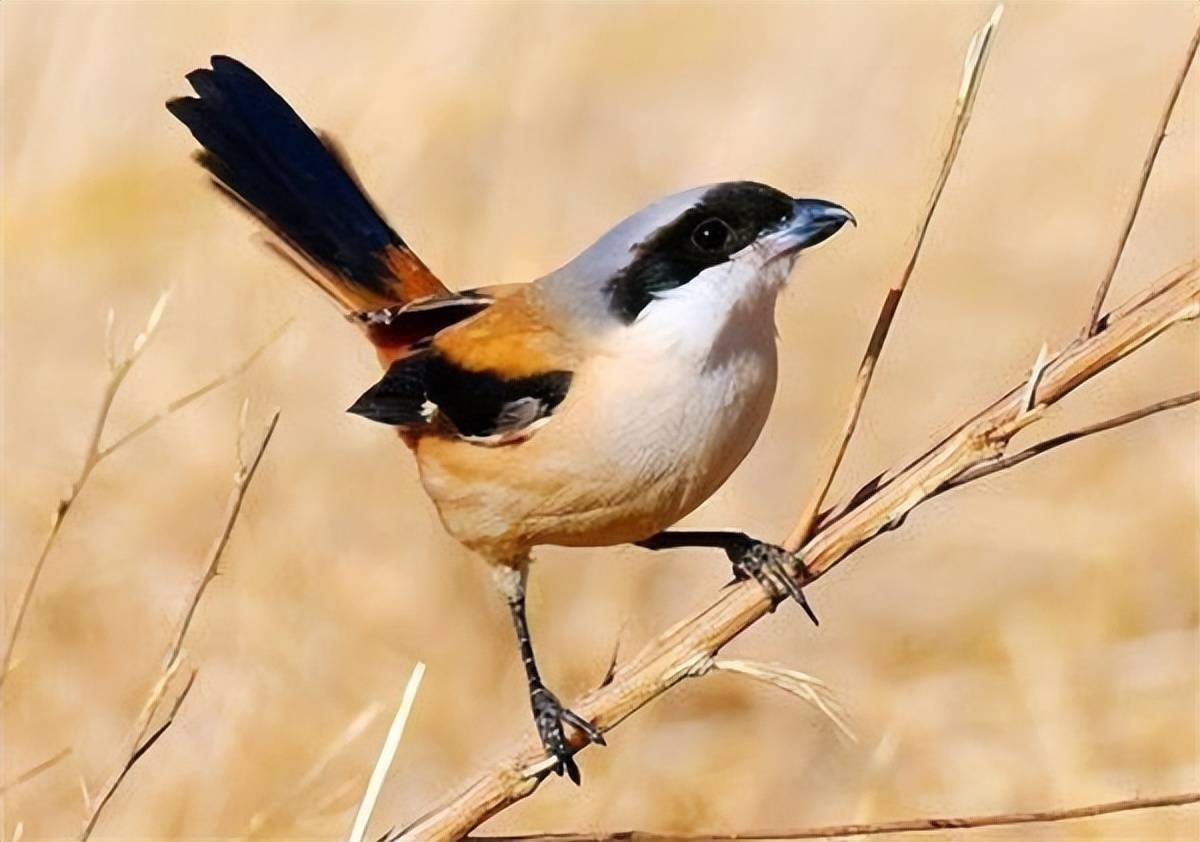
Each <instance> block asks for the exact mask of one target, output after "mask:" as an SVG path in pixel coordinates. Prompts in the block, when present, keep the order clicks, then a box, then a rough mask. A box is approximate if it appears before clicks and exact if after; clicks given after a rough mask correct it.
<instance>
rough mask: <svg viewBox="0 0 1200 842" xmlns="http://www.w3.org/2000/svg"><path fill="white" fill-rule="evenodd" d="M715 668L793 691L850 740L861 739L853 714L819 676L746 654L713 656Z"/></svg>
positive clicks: (793, 693) (850, 741) (849, 741)
mask: <svg viewBox="0 0 1200 842" xmlns="http://www.w3.org/2000/svg"><path fill="white" fill-rule="evenodd" d="M712 669H713V670H715V671H718V672H721V671H723V672H732V673H737V674H739V675H744V676H748V677H749V678H753V679H754V680H755V681H761V682H762V683H764V684H769V685H770V686H772V687H776V688H778V689H780V690H782V691H784V692H785V693H791V694H792V695H793V696H795V697H797V698H798V699H802V700H803V701H805V702H808V703H809V704H810V705H812V706H813V707H814V708H816V709H817V710H818V711H820V713H822V714H823V715H824V716H825V717H826V718H827V719H828V720H829V721H830V722H831V723H832V724H833V727H834V728H836V729H837V731H838V733H839V734H840V735H841V736H842V738H843V739H845V740H846V742H848V743H857V742H858V736H857V735H856V734H855V733H854V728H853V727H852V726H851V725H850V718H849V716H848V715H847V713H846V708H845V707H844V706H843V705H842V701H841V699H839V698H838V697H837V694H836V693H834V691H833V689H832V688H831V687H830V686H829V685H828V684H826V683H825V682H824V681H822V680H821V679H819V678H817V677H816V676H813V675H809V674H808V673H806V672H801V671H800V670H794V669H790V668H788V667H784V666H780V665H779V664H766V663H763V662H761V661H748V660H745V659H743V658H713V659H712Z"/></svg>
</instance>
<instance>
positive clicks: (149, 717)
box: [80, 408, 279, 840]
mask: <svg viewBox="0 0 1200 842" xmlns="http://www.w3.org/2000/svg"><path fill="white" fill-rule="evenodd" d="M242 418H243V419H244V418H245V410H244V408H243V412H242ZM278 423H279V410H276V411H275V413H274V414H273V415H272V416H271V420H270V421H269V422H268V423H267V428H266V431H265V432H264V433H263V435H262V437H261V438H260V439H259V441H258V444H257V445H256V446H255V449H254V452H253V456H252V457H251V459H250V461H249V462H248V463H246V462H243V460H242V456H241V452H240V443H241V438H242V433H244V429H242V427H244V420H243V422H242V423H241V424H239V435H238V441H239V452H238V459H237V461H238V468H237V471H236V472H235V473H234V476H233V489H232V490H231V491H230V493H229V501H228V502H227V503H226V504H225V515H224V518H223V519H222V523H221V530H220V532H219V533H218V534H217V537H216V539H215V540H214V541H213V545H212V548H211V549H210V550H209V551H208V558H207V561H206V562H205V566H204V572H203V574H202V575H201V577H200V580H199V582H197V584H196V587H195V588H194V589H193V590H192V593H191V596H190V597H189V598H188V603H187V607H186V608H185V609H184V612H183V617H182V619H181V620H180V622H179V625H178V627H177V628H176V630H175V634H174V636H173V637H172V638H171V643H170V645H169V647H168V649H167V657H166V658H165V660H164V665H163V669H162V672H161V673H160V674H159V676H158V679H157V680H156V681H155V683H154V686H153V687H152V688H151V690H150V693H149V694H148V695H147V698H146V702H145V704H144V705H143V706H142V710H141V713H140V714H139V715H138V718H137V722H136V724H135V726H134V730H133V733H134V737H133V739H132V740H131V741H130V749H129V752H128V754H127V755H126V757H125V760H124V762H123V763H122V764H121V767H120V768H119V769H118V770H117V772H116V774H115V775H113V777H112V778H111V779H110V780H109V782H108V783H107V784H106V785H105V787H104V789H103V790H102V791H101V793H100V796H99V798H97V799H96V800H95V801H94V802H93V803H92V804H91V805H89V806H90V813H89V815H88V817H87V821H86V822H85V824H84V828H83V833H82V834H81V836H80V839H81V840H86V839H87V838H88V837H89V836H91V833H92V830H93V829H95V827H96V823H97V822H98V821H99V820H100V814H101V812H102V811H103V810H104V808H105V806H106V805H107V804H108V802H109V801H110V800H111V799H112V797H113V795H114V793H115V792H116V791H117V789H118V788H119V787H120V786H121V783H122V782H123V781H124V780H125V777H126V775H128V774H129V770H130V769H132V768H133V766H134V764H135V763H137V761H138V760H139V759H140V758H141V757H142V755H144V754H145V753H146V752H147V751H148V750H149V749H150V747H151V746H152V745H154V743H155V741H156V740H158V738H159V737H160V736H162V734H163V732H164V731H166V730H167V728H169V727H170V725H171V723H172V722H173V721H174V719H175V714H176V712H178V710H179V706H180V705H181V704H183V699H184V697H185V696H186V695H187V693H188V691H189V690H190V689H191V686H192V682H193V681H195V678H196V671H195V670H193V671H192V673H191V676H190V677H189V678H188V682H187V685H186V686H185V687H184V689H183V691H182V692H181V693H180V695H179V696H178V697H177V698H176V701H175V703H174V705H173V707H172V710H171V712H170V713H169V714H168V716H167V719H166V721H165V722H164V723H163V724H162V725H160V726H159V727H158V728H157V729H155V730H154V731H153V732H152V733H151V731H150V726H151V724H152V723H153V722H154V719H155V716H156V715H157V714H158V710H159V708H160V707H161V705H162V701H163V699H164V698H165V697H166V692H167V688H168V687H169V686H170V684H171V679H172V678H173V677H174V676H175V674H176V672H177V671H178V670H179V666H180V664H181V663H182V660H183V657H182V656H183V642H184V639H185V638H186V637H187V633H188V630H189V629H190V628H191V625H192V620H193V618H194V617H195V616H196V608H197V606H199V604H200V599H201V597H203V596H204V592H205V590H206V589H207V588H208V585H209V583H210V582H211V581H212V580H213V579H214V578H216V575H217V572H218V570H219V569H220V563H221V557H222V556H223V555H224V553H225V548H226V547H227V546H228V544H229V537H230V535H232V534H233V527H234V524H236V523H237V519H238V515H239V514H240V513H241V510H242V501H243V500H244V499H245V497H246V491H247V489H248V488H249V487H250V482H251V481H252V480H253V479H254V474H255V473H256V472H257V470H258V466H259V464H261V462H262V458H263V454H264V453H266V450H267V445H268V444H270V442H271V436H272V435H273V434H274V433H275V427H276V426H277V425H278Z"/></svg>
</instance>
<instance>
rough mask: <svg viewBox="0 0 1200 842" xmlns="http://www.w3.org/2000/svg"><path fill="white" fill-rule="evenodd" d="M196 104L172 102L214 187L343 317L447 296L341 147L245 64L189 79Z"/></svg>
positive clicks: (222, 61)
mask: <svg viewBox="0 0 1200 842" xmlns="http://www.w3.org/2000/svg"><path fill="white" fill-rule="evenodd" d="M187 80H188V82H190V83H191V85H192V87H193V88H194V89H195V91H196V94H197V96H195V97H180V98H178V99H173V100H171V101H169V102H168V103H167V110H168V111H170V112H171V113H172V114H173V115H175V117H177V118H178V119H179V120H180V121H181V122H182V123H183V124H184V125H185V126H187V127H188V129H189V130H190V131H191V133H192V134H193V135H194V136H195V138H196V140H197V141H199V142H200V145H201V146H203V147H204V149H203V151H201V152H198V153H197V154H196V159H197V160H198V161H199V163H200V165H201V166H203V167H204V168H205V169H206V170H208V172H209V173H210V174H211V176H212V177H213V180H214V182H215V183H216V185H217V186H218V187H219V188H221V189H222V190H223V191H224V192H225V193H227V194H228V195H229V196H230V197H231V198H233V199H234V200H235V201H237V202H238V204H240V205H241V206H242V207H243V208H245V209H246V210H247V211H249V212H250V213H251V214H253V215H254V216H255V217H257V218H258V219H259V220H261V221H262V222H263V223H264V224H265V225H266V226H267V227H268V228H269V229H270V230H271V231H272V232H274V233H275V235H276V236H278V237H279V238H280V239H281V240H282V241H283V243H285V244H286V246H287V247H289V248H290V250H291V252H293V253H292V254H290V255H289V254H288V251H287V250H284V249H283V248H282V247H281V248H280V253H281V254H284V256H287V257H291V258H292V259H293V261H294V262H296V263H297V264H298V266H299V268H301V269H302V270H303V271H305V274H306V275H308V277H309V278H310V279H312V280H313V281H315V282H316V283H317V284H318V285H319V286H320V287H321V288H322V289H323V290H324V291H325V292H326V293H328V294H329V295H330V296H331V297H332V298H333V299H334V300H335V301H337V302H338V303H339V304H340V305H341V306H342V307H343V309H345V310H347V311H365V310H376V309H379V308H385V307H390V306H392V305H396V304H401V305H403V304H408V303H411V302H413V301H419V300H421V299H426V298H434V299H440V298H443V297H448V296H450V295H451V293H450V292H449V290H447V288H446V287H445V285H444V284H442V282H441V281H440V280H438V278H437V277H436V276H435V275H434V274H433V273H432V272H430V271H429V269H428V268H426V266H425V264H424V263H422V262H421V260H420V259H419V258H418V257H417V256H416V254H414V253H413V251H412V249H410V248H409V247H408V245H407V244H405V242H404V240H402V239H401V238H400V236H399V235H398V234H397V233H396V232H395V231H393V230H392V229H391V227H390V226H388V224H387V222H385V221H384V219H383V217H382V215H380V213H379V211H378V210H377V209H376V208H375V205H374V204H373V203H372V202H371V200H370V198H368V197H367V194H366V193H365V192H364V191H363V189H362V187H361V186H360V185H359V184H358V182H357V181H356V180H355V178H354V176H353V175H352V174H351V172H350V169H349V166H348V165H347V163H346V161H345V159H344V158H343V156H342V155H341V153H340V151H339V150H338V149H337V147H336V146H334V145H333V143H332V142H331V141H329V140H327V139H326V140H324V141H323V140H322V138H320V137H318V136H317V135H316V134H315V133H314V132H313V131H312V129H310V128H309V127H308V126H307V125H305V123H304V121H303V120H302V119H300V117H299V116H298V115H297V114H296V112H295V111H293V110H292V108H291V106H289V105H288V104H287V103H286V102H285V101H284V100H283V98H282V97H280V96H279V94H277V93H275V91H274V90H272V89H271V86H270V85H268V84H267V83H266V82H264V81H263V80H262V79H261V78H259V76H258V75H257V74H256V73H255V72H254V71H252V70H251V69H250V68H248V67H246V66H245V65H244V64H242V63H241V62H239V61H237V60H235V59H232V58H229V57H228V56H213V57H212V69H211V70H209V69H208V68H201V69H198V70H193V71H192V72H191V73H189V74H188V75H187Z"/></svg>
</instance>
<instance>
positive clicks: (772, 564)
mask: <svg viewBox="0 0 1200 842" xmlns="http://www.w3.org/2000/svg"><path fill="white" fill-rule="evenodd" d="M637 546H639V547H645V548H646V549H648V550H668V549H672V548H674V547H709V548H713V549H720V550H724V551H725V555H727V556H728V557H729V560H730V561H731V562H732V563H733V575H734V577H735V578H736V579H754V580H756V581H757V582H758V583H759V584H761V585H762V586H763V588H764V589H766V591H767V593H769V594H770V595H771V596H772V597H775V598H777V599H779V598H783V597H785V596H790V597H791V598H792V599H794V600H796V602H798V603H800V607H801V608H803V609H804V613H806V614H807V615H808V617H809V619H810V620H812V621H813V624H814V625H817V624H818V620H817V615H816V614H814V613H813V610H812V607H811V606H809V604H808V600H807V599H805V598H804V592H803V591H801V590H800V583H799V582H797V581H796V575H797V571H794V570H793V567H798V568H799V570H798V573H799V578H800V581H801V582H804V581H807V579H808V570H807V568H805V566H804V563H803V562H801V561H800V559H798V558H797V557H796V555H795V553H789V552H788V551H787V550H785V549H784V548H783V547H777V546H775V545H774V544H768V543H766V542H765V541H759V540H756V539H754V538H751V537H750V536H749V535H747V534H746V533H744V532H689V531H683V530H680V531H667V532H659V533H658V534H657V535H651V536H650V537H649V538H647V539H645V540H644V541H638V542H637Z"/></svg>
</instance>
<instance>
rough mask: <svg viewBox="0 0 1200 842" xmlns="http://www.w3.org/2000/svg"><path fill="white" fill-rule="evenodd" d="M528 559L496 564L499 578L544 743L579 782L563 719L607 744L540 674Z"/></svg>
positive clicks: (559, 770) (556, 768)
mask: <svg viewBox="0 0 1200 842" xmlns="http://www.w3.org/2000/svg"><path fill="white" fill-rule="evenodd" d="M527 571H528V563H527V562H526V563H523V564H521V566H520V567H519V568H513V567H502V568H497V571H496V581H497V584H498V586H499V588H500V590H501V592H502V593H503V594H504V596H505V599H507V600H508V610H509V611H510V612H511V613H512V621H513V628H514V629H515V630H516V632H517V645H518V646H519V647H520V650H521V662H522V663H523V664H524V665H525V677H526V679H528V681H529V705H530V707H532V708H533V722H534V725H535V726H537V732H538V736H539V737H541V740H542V745H543V746H544V747H545V749H546V751H547V752H548V753H549V754H550V755H551V756H552V757H554V758H555V759H556V760H557V762H556V763H555V765H554V767H553V769H554V771H555V772H556V773H558V774H559V775H562V774H564V773H565V774H566V775H567V777H569V778H570V779H571V780H572V781H573V782H574V783H575V784H576V785H578V784H579V767H578V766H577V765H575V758H574V757H572V755H573V754H574V750H573V749H572V748H571V744H570V743H568V742H567V737H566V733H565V732H564V731H563V723H564V722H566V723H568V724H570V725H573V726H575V727H576V728H578V729H579V730H580V731H582V732H583V733H584V734H585V735H586V736H587V738H588V739H589V740H590V741H592V742H593V743H596V744H597V745H604V744H605V743H604V735H603V734H601V733H600V730H599V729H598V728H596V726H595V725H593V724H592V723H590V722H588V721H587V720H586V719H584V718H583V717H582V716H580V715H579V714H577V713H575V712H574V711H572V710H569V709H567V708H565V707H563V706H562V703H561V702H559V700H558V697H557V696H555V695H554V694H553V693H551V692H550V691H549V690H548V689H547V688H546V685H545V684H543V683H542V678H541V676H540V675H539V674H538V668H537V661H536V659H535V658H534V656H533V641H532V640H531V639H530V637H529V623H528V622H527V621H526V619H525V576H526V573H527Z"/></svg>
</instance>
